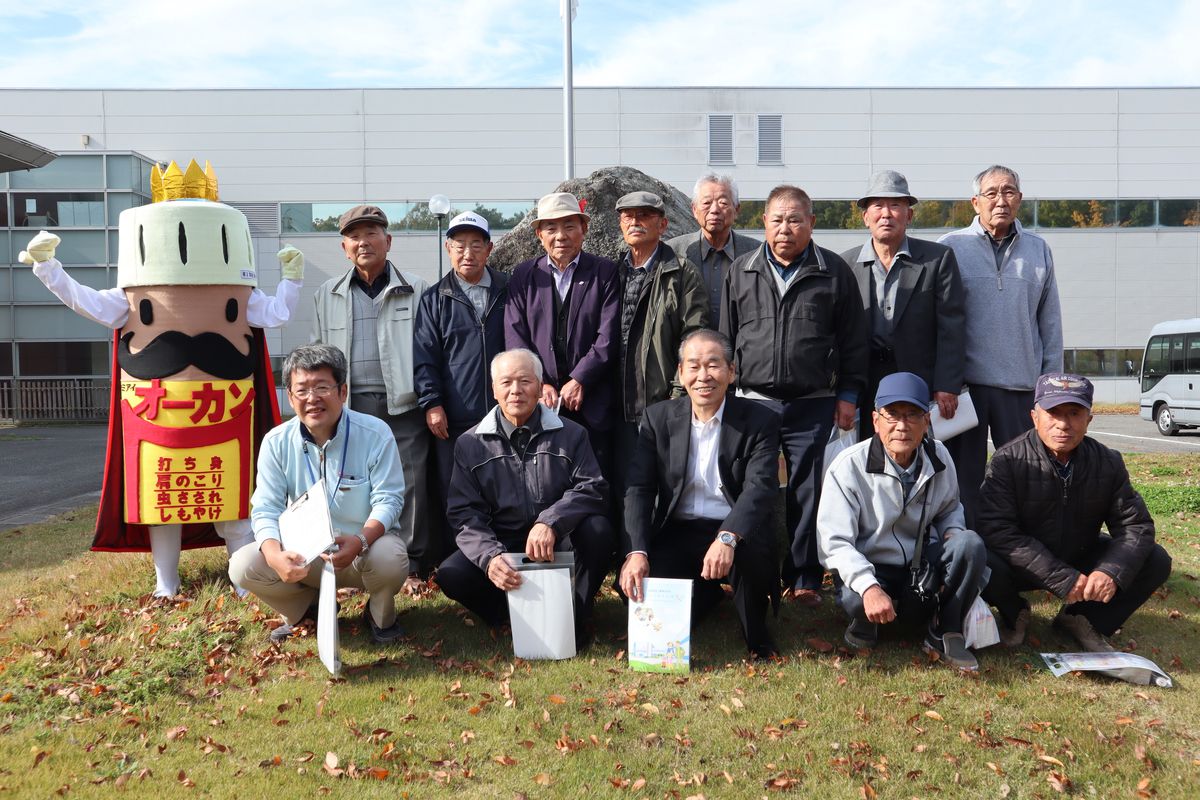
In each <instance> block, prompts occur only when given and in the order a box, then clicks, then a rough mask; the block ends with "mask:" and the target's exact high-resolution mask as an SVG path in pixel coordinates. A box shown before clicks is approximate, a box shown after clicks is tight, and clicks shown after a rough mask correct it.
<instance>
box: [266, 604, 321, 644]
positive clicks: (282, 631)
mask: <svg viewBox="0 0 1200 800" xmlns="http://www.w3.org/2000/svg"><path fill="white" fill-rule="evenodd" d="M306 621H307V622H310V623H312V624H314V625H315V624H316V621H317V604H316V603H313V604H312V605H311V606H309V607H308V608H307V609H306V610H305V611H304V615H303V616H301V617H300V619H298V620H296V624H295V625H289V624H288V623H287V622H284V623H283V624H282V625H280V626H279V627H278V628H276V629H275V630H273V631H271V641H272V642H275V643H276V644H278V643H280V642H286V641H287V640H288V639H290V638H291V636H292V634H293V633H295V632H296V629H297V628H299V627H301V626H302V625H303V624H304V623H305V622H306Z"/></svg>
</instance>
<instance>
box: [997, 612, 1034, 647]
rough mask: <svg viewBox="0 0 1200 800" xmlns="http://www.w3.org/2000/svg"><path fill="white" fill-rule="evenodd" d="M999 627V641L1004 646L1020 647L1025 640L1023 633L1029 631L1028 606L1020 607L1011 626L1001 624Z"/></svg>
mask: <svg viewBox="0 0 1200 800" xmlns="http://www.w3.org/2000/svg"><path fill="white" fill-rule="evenodd" d="M998 627H999V628H1000V643H1001V644H1003V645H1004V646H1005V647H1020V646H1021V645H1022V644H1023V643H1024V642H1025V634H1026V633H1027V632H1028V631H1029V608H1028V606H1027V607H1025V608H1022V609H1021V611H1020V613H1018V614H1017V619H1016V620H1015V621H1014V622H1013V626H1012V627H1011V628H1006V627H1005V626H1004V625H1003V624H1001V625H999V626H998Z"/></svg>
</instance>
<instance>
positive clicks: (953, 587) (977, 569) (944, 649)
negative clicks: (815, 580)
mask: <svg viewBox="0 0 1200 800" xmlns="http://www.w3.org/2000/svg"><path fill="white" fill-rule="evenodd" d="M929 403H930V398H929V387H928V386H927V385H926V384H925V381H923V380H922V379H921V378H919V377H918V376H916V375H914V374H912V373H911V372H895V373H892V374H891V375H888V376H886V377H884V378H883V379H882V380H880V382H879V391H878V393H877V394H876V396H875V411H874V412H873V413H872V415H871V416H872V421H873V423H874V427H875V435H874V436H872V437H871V438H870V439H868V440H867V441H865V442H859V443H858V444H856V445H854V446H853V447H851V448H849V449H847V450H845V451H844V452H842V453H841V454H840V455H838V456H837V457H836V458H834V460H833V463H832V464H830V466H829V472H828V473H826V475H825V484H824V488H823V490H822V492H821V505H820V508H819V509H818V511H817V547H818V551H819V554H820V558H821V564H822V566H824V567H825V568H826V569H828V570H829V571H830V572H832V573H833V574H834V583H835V585H836V586H837V587H838V603H839V604H840V605H841V606H842V609H843V610H845V612H846V613H847V614H848V615H849V617H850V625H849V627H847V628H846V634H845V640H846V643H847V644H848V645H850V646H851V647H853V648H855V649H864V648H869V647H873V646H874V645H875V643H876V641H877V640H878V636H879V626H880V625H881V624H886V623H890V622H893V621H895V620H896V619H907V620H910V621H921V620H922V619H923V618H925V617H931V618H930V620H929V630H928V633H927V635H926V636H925V641H924V647H925V649H926V650H928V651H930V652H933V653H937V654H938V656H939V657H940V658H941V659H942V660H944V661H945V662H946V663H947V664H949V665H950V666H952V667H955V668H957V669H959V670H962V671H966V672H974V671H976V670H977V669H978V668H979V664H978V662H977V661H976V660H975V656H974V654H973V653H972V652H971V651H970V650H968V649H967V646H966V643H965V641H964V639H963V634H962V629H963V618H964V617H965V616H966V612H967V609H969V608H970V607H971V604H972V603H974V602H975V598H976V597H977V596H978V595H979V591H980V589H981V588H982V587H983V585H984V583H985V581H986V579H987V577H986V575H985V571H986V562H987V552H986V550H985V548H984V546H983V541H982V540H981V539H980V538H979V536H978V535H976V533H975V532H974V531H971V530H967V527H966V523H965V521H964V519H963V508H962V504H961V503H960V502H959V501H958V476H957V474H956V473H955V471H954V462H953V461H951V460H950V457H949V456H948V455H947V454H946V448H945V446H943V445H942V443H941V442H938V441H935V440H934V439H932V438H926V433H927V432H928V430H929ZM922 577H924V580H922Z"/></svg>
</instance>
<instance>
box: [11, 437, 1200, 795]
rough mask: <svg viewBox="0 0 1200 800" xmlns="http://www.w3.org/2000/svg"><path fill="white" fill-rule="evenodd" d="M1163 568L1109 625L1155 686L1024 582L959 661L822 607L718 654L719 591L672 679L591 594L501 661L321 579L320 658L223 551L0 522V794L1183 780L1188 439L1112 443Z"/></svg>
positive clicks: (1197, 718)
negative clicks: (967, 661) (771, 651)
mask: <svg viewBox="0 0 1200 800" xmlns="http://www.w3.org/2000/svg"><path fill="white" fill-rule="evenodd" d="M1128 461H1129V463H1130V468H1131V471H1132V472H1133V474H1134V480H1135V483H1136V484H1137V485H1138V486H1139V487H1140V488H1141V489H1142V490H1143V491H1144V493H1145V496H1146V498H1147V501H1148V503H1149V505H1150V507H1151V510H1152V512H1153V513H1154V514H1155V519H1156V521H1157V523H1158V533H1159V541H1161V542H1162V543H1163V544H1164V546H1165V547H1166V548H1167V549H1168V550H1169V551H1170V552H1171V554H1172V556H1173V557H1174V561H1175V570H1174V574H1173V575H1172V577H1171V579H1170V581H1169V582H1168V583H1167V585H1166V586H1165V587H1164V589H1163V590H1162V591H1161V592H1160V594H1159V595H1158V596H1156V597H1155V598H1153V599H1152V600H1151V601H1150V603H1149V604H1148V605H1147V606H1146V607H1145V608H1144V609H1143V610H1142V612H1141V613H1139V614H1138V615H1136V616H1135V617H1134V618H1133V619H1132V620H1131V622H1130V623H1129V625H1127V627H1126V628H1125V630H1124V631H1122V633H1121V635H1120V636H1119V638H1118V640H1117V641H1118V642H1119V644H1120V645H1121V646H1123V647H1125V648H1127V649H1129V650H1133V651H1135V652H1138V653H1141V654H1143V655H1146V656H1148V657H1150V658H1152V659H1154V660H1155V661H1156V662H1158V663H1159V665H1160V666H1162V667H1164V668H1165V669H1167V670H1168V671H1169V672H1170V673H1171V675H1172V677H1173V678H1174V679H1175V681H1176V688H1174V689H1157V688H1151V687H1139V686H1132V685H1129V684H1125V683H1120V682H1116V681H1111V680H1107V679H1098V678H1092V677H1087V676H1081V675H1072V676H1066V677H1063V678H1058V679H1056V678H1054V677H1052V676H1051V675H1050V673H1049V672H1048V671H1047V670H1046V668H1045V666H1044V665H1043V663H1042V660H1041V658H1040V657H1039V656H1038V652H1039V651H1040V650H1047V651H1054V650H1068V649H1072V648H1071V646H1070V644H1069V643H1068V641H1066V640H1065V639H1063V638H1062V637H1060V636H1059V635H1058V634H1057V633H1056V632H1054V631H1053V630H1052V629H1051V628H1050V625H1049V619H1050V618H1051V617H1052V616H1053V614H1054V611H1055V609H1056V605H1055V604H1054V603H1053V602H1050V601H1049V600H1047V599H1046V598H1045V597H1043V596H1040V595H1039V596H1037V597H1035V598H1034V600H1035V606H1034V608H1035V620H1034V624H1033V627H1032V630H1031V634H1032V635H1031V642H1030V645H1029V646H1026V647H1023V648H1020V649H1017V650H1015V651H1007V650H1004V649H1002V648H990V649H988V650H985V651H983V652H982V653H981V654H980V662H981V665H982V668H981V671H980V673H979V675H978V676H977V677H964V676H960V675H957V674H955V673H953V672H952V671H951V670H948V669H946V668H945V667H943V666H941V665H939V664H936V663H932V662H930V660H929V659H928V658H927V657H926V656H925V654H923V653H922V652H921V650H920V649H919V647H918V646H917V642H918V639H917V636H916V634H915V632H910V633H908V634H907V638H905V635H904V633H903V632H898V635H893V636H892V637H891V638H886V637H885V640H884V642H883V643H882V644H881V646H880V647H879V648H878V649H877V650H876V651H875V652H873V653H871V654H869V655H860V654H855V653H851V652H849V651H847V650H846V649H845V648H843V647H842V646H841V632H842V628H843V627H844V623H843V622H842V620H841V617H840V615H839V612H838V611H837V610H836V609H835V608H834V607H833V606H832V605H831V604H830V603H829V602H828V601H827V602H826V606H825V607H824V608H822V609H820V610H819V611H815V612H814V611H807V610H799V609H797V608H795V607H785V608H784V609H783V611H782V612H781V613H780V616H779V618H778V619H777V620H776V621H775V623H774V626H775V631H776V636H777V639H778V640H779V643H780V644H781V646H782V648H783V650H784V652H785V658H783V659H782V660H781V661H780V662H778V663H772V664H767V665H760V664H751V663H748V662H746V661H745V660H744V650H743V647H742V644H741V637H740V635H739V634H738V631H737V623H736V620H735V619H734V616H733V614H732V609H731V608H730V607H729V606H730V605H731V604H728V603H727V604H725V606H726V607H725V608H723V609H722V611H721V612H720V613H719V614H718V615H717V616H716V617H715V618H714V619H712V620H710V621H708V622H706V623H705V624H703V625H702V626H700V627H699V628H698V630H697V631H696V632H695V635H694V639H693V641H694V644H693V662H694V664H693V671H692V673H691V674H690V675H688V676H684V677H676V676H666V675H648V674H642V673H634V672H631V671H630V670H629V669H628V667H627V665H626V662H625V657H624V650H623V648H624V641H623V639H624V630H625V617H624V609H623V607H622V606H621V604H620V602H619V601H618V600H617V598H616V596H615V595H613V594H611V593H610V592H606V594H605V595H604V596H603V597H602V598H601V600H600V602H599V605H598V612H597V613H598V623H599V627H600V634H599V637H598V639H597V642H596V644H595V645H593V647H592V648H591V649H590V650H589V651H588V652H587V653H586V654H584V656H583V657H580V658H577V659H574V660H571V661H566V662H557V663H549V662H525V661H518V660H515V659H514V658H513V657H512V651H511V648H510V645H509V643H508V642H506V641H500V642H496V641H493V640H492V639H491V638H490V637H489V635H488V632H487V630H486V628H484V627H483V626H482V625H475V624H472V620H470V619H469V618H467V617H466V616H464V615H463V614H462V613H460V612H459V610H458V609H457V608H456V607H455V606H453V605H452V604H450V603H449V602H447V601H446V600H445V599H444V598H442V597H440V596H438V597H435V598H432V599H425V600H422V601H419V602H414V601H409V600H403V601H401V608H402V613H403V619H404V621H405V624H406V626H407V628H408V631H409V638H408V639H407V640H405V641H404V643H402V644H399V645H395V646H391V647H387V648H382V649H381V648H377V647H375V646H373V645H371V644H369V639H368V637H367V636H366V634H365V632H363V631H360V630H359V629H358V624H357V622H356V620H357V619H358V617H359V613H360V609H361V605H362V603H363V598H362V596H361V595H360V596H356V597H352V598H349V599H348V600H344V601H343V607H342V622H341V625H342V628H341V634H342V659H343V662H344V663H345V665H346V670H345V676H344V678H343V679H341V680H338V681H331V680H330V679H329V677H328V674H327V673H326V672H325V670H324V668H323V667H322V666H321V664H320V661H319V660H318V659H317V656H316V643H315V641H313V640H305V639H301V640H293V641H291V642H289V643H288V644H286V645H285V646H284V647H282V648H275V647H272V646H269V645H268V643H267V638H266V636H267V625H266V622H267V621H268V620H269V619H271V616H270V615H269V611H268V610H266V609H264V608H260V607H259V606H258V605H257V604H256V603H255V602H253V599H251V600H250V601H241V600H238V599H237V597H236V596H235V595H233V594H232V593H231V592H230V590H229V586H228V583H227V581H226V579H225V577H224V574H223V569H224V560H225V559H224V553H223V552H218V551H217V550H207V551H200V552H190V553H185V554H184V558H183V566H184V582H185V587H186V591H187V593H188V595H189V596H190V598H191V600H190V601H189V602H185V603H178V604H173V605H156V604H154V603H152V602H151V601H150V599H149V598H148V597H147V596H146V595H145V594H143V593H144V592H146V591H147V590H148V589H149V588H150V587H151V585H152V583H153V576H152V568H151V565H150V561H149V558H148V557H146V556H128V555H125V556H122V555H112V554H101V553H90V552H87V549H86V548H87V544H88V541H89V537H90V531H91V522H92V514H93V513H94V509H83V510H81V511H79V512H78V513H75V514H71V515H66V516H63V517H60V518H58V519H56V520H53V521H50V522H47V523H44V524H41V525H35V526H29V527H26V528H23V529H19V530H13V531H7V532H4V533H2V534H0V540H2V542H3V545H4V546H3V548H2V554H0V734H3V735H2V736H0V798H3V797H6V796H9V797H22V798H25V797H50V796H54V795H55V794H56V793H57V794H59V795H63V796H68V797H110V796H112V795H113V794H114V792H115V790H117V789H120V790H121V791H122V792H123V793H124V794H125V795H127V796H131V797H160V798H163V797H190V796H195V797H215V798H224V797H229V798H233V797H248V798H258V797H272V796H276V797H281V798H282V797H301V798H303V797H313V796H318V795H323V794H335V795H346V796H351V795H352V796H354V797H356V798H357V797H388V798H394V797H397V796H399V797H414V798H417V797H445V796H449V795H451V794H453V795H457V796H460V797H465V798H467V797H483V798H492V797H499V798H517V797H528V798H539V797H580V798H582V797H588V796H591V797H630V798H633V797H646V798H681V799H682V798H699V797H704V798H721V797H735V798H739V797H773V796H775V795H778V794H791V795H793V796H798V797H799V796H805V797H807V796H812V797H821V798H826V797H828V798H842V797H845V798H873V797H883V798H892V797H896V798H908V797H954V798H958V797H964V798H993V797H1012V798H1026V797H1056V796H1059V795H1060V794H1061V793H1066V794H1073V795H1077V796H1080V797H1099V798H1112V797H1118V798H1125V797H1160V798H1176V797H1178V798H1195V797H1197V796H1200V740H1198V737H1200V700H1198V699H1197V695H1195V694H1194V692H1193V689H1194V688H1195V684H1193V683H1192V678H1193V675H1194V673H1195V672H1196V671H1197V669H1198V666H1200V662H1198V657H1200V630H1198V628H1197V625H1198V622H1200V608H1198V606H1200V586H1198V585H1197V575H1200V479H1198V478H1200V457H1196V456H1130V457H1129V459H1128Z"/></svg>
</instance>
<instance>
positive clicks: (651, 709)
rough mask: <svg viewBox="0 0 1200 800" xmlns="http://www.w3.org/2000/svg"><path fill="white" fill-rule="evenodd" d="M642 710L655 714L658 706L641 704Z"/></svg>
mask: <svg viewBox="0 0 1200 800" xmlns="http://www.w3.org/2000/svg"><path fill="white" fill-rule="evenodd" d="M642 710H643V711H648V712H650V713H651V714H657V713H658V706H656V705H654V703H642ZM726 713H728V712H726Z"/></svg>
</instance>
